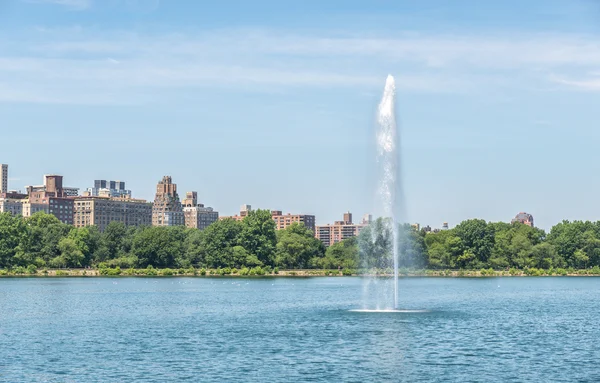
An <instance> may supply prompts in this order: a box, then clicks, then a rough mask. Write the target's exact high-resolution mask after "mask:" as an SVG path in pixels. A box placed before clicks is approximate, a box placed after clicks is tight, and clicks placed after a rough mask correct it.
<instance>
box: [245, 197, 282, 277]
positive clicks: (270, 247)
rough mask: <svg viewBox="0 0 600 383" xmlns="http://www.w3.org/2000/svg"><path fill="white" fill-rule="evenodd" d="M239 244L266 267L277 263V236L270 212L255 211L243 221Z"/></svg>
mask: <svg viewBox="0 0 600 383" xmlns="http://www.w3.org/2000/svg"><path fill="white" fill-rule="evenodd" d="M238 244H239V245H240V246H243V247H244V248H245V249H246V250H247V251H248V253H250V254H252V255H255V256H256V258H258V260H259V261H260V262H262V264H264V265H271V266H272V265H273V264H274V263H275V250H276V245H277V236H276V234H275V221H273V218H272V217H271V212H270V211H269V210H261V209H258V210H253V211H250V212H249V213H248V215H247V216H246V217H245V218H244V220H243V221H242V230H241V232H240V234H239V238H238Z"/></svg>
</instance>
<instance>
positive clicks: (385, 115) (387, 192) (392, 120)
mask: <svg viewBox="0 0 600 383" xmlns="http://www.w3.org/2000/svg"><path fill="white" fill-rule="evenodd" d="M395 107H396V83H395V81H394V77H393V76H392V75H388V76H387V79H386V80H385V88H384V90H383V97H382V98H381V102H380V103H379V108H378V110H377V123H378V130H377V160H378V162H379V163H380V165H381V172H382V174H381V176H380V181H379V198H380V201H381V204H382V208H383V216H384V217H389V218H390V219H389V220H388V221H387V222H388V224H389V225H391V228H389V229H390V230H391V232H392V257H393V262H394V281H393V282H394V302H393V306H394V309H398V241H399V238H398V219H397V218H398V217H397V215H398V202H399V201H398V200H397V198H396V197H397V191H398V189H397V188H398V184H397V178H398V171H399V169H398V153H397V152H396V149H397V148H398V146H399V145H398V132H397V128H396V114H395V110H394V108H395Z"/></svg>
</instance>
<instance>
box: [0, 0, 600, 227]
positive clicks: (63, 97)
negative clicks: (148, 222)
mask: <svg viewBox="0 0 600 383" xmlns="http://www.w3.org/2000/svg"><path fill="white" fill-rule="evenodd" d="M0 36H1V38H0V148H1V149H0V163H8V164H9V167H10V168H9V171H10V174H9V177H10V180H9V182H10V188H11V189H21V190H23V189H24V186H26V185H30V184H41V183H42V181H43V175H44V174H49V173H55V174H62V175H64V177H65V184H66V185H68V186H75V187H80V188H81V189H82V190H83V189H85V188H87V187H91V186H92V185H93V181H94V179H111V180H122V181H125V182H126V183H127V187H128V188H129V189H131V190H132V192H133V195H134V197H138V198H145V199H149V200H152V199H153V198H154V192H155V188H156V183H157V182H158V181H159V180H160V179H161V178H162V176H164V175H171V176H172V177H173V180H174V182H175V183H177V185H178V190H179V192H180V195H183V194H185V192H186V191H191V190H195V191H198V195H199V199H200V201H201V202H202V203H204V204H205V205H206V206H212V207H214V208H215V209H216V210H218V211H219V212H220V214H221V215H231V214H234V213H236V212H238V211H239V207H240V205H242V204H251V205H252V206H253V207H254V208H267V209H274V210H283V211H284V212H290V213H304V214H314V215H315V216H316V220H317V223H318V224H325V223H329V222H333V221H334V220H339V219H341V216H342V214H343V213H344V212H345V211H347V210H349V211H351V212H352V213H353V214H354V216H355V217H356V218H355V221H357V220H359V219H360V217H361V216H362V215H363V214H365V213H374V214H375V215H377V213H378V211H377V209H378V208H377V203H376V201H377V199H376V192H375V191H376V184H377V179H376V173H377V172H376V166H377V164H376V161H375V148H374V144H375V139H374V130H375V113H376V109H377V104H378V102H379V100H380V97H381V93H382V91H383V86H384V83H385V79H386V77H387V75H388V74H392V75H394V76H395V78H396V86H397V114H398V120H399V123H400V135H401V155H400V157H401V168H402V170H401V174H402V177H401V179H402V189H403V195H404V201H403V204H404V205H405V206H406V214H407V216H406V217H405V218H406V220H408V221H410V222H419V223H420V224H421V225H430V226H432V227H434V228H435V227H440V226H441V224H442V222H448V223H449V224H450V226H454V225H456V224H458V223H460V222H461V221H462V220H465V219H469V218H482V219H485V220H487V221H510V219H511V218H513V217H514V216H515V215H516V214H517V213H518V212H519V211H526V212H528V213H531V214H533V216H534V218H535V223H536V225H537V226H539V227H541V228H544V229H550V227H551V226H552V225H554V224H556V223H558V222H560V221H561V220H563V219H570V220H574V219H582V220H588V219H589V220H600V204H598V203H597V200H598V191H599V190H600V177H598V176H597V173H596V172H597V171H598V170H599V168H600V165H599V163H600V161H599V160H600V158H599V156H600V154H598V150H597V143H598V142H600V141H599V140H600V132H599V130H598V127H599V121H600V1H595V0H561V1H558V0H539V1H538V0H528V1H526V2H523V1H516V0H506V1H502V2H500V1H496V2H491V1H490V2H488V1H486V2H483V1H479V0H456V1H452V2H448V1H446V0H421V1H400V0H393V1H392V0H369V1H366V0H365V1H357V0H329V1H321V0H319V1H317V0H305V1H302V2H284V1H275V0H264V1H245V0H244V1H242V0H223V1H219V2H204V1H192V0H189V1H185V0H169V1H166V0H162V1H161V0H102V1H101V0H0Z"/></svg>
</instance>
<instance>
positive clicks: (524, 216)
mask: <svg viewBox="0 0 600 383" xmlns="http://www.w3.org/2000/svg"><path fill="white" fill-rule="evenodd" d="M510 222H511V223H515V222H521V223H522V224H524V225H527V226H531V227H533V216H532V215H531V214H529V213H525V212H520V213H519V214H517V215H516V216H515V218H513V219H512V221H510Z"/></svg>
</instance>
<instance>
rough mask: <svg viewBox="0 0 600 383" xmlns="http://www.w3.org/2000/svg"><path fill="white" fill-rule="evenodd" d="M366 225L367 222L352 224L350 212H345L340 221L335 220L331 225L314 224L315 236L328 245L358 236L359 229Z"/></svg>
mask: <svg viewBox="0 0 600 383" xmlns="http://www.w3.org/2000/svg"><path fill="white" fill-rule="evenodd" d="M366 226H367V224H364V223H361V224H354V223H353V222H352V214H351V213H350V212H346V213H344V219H343V220H342V221H335V222H334V223H333V225H330V224H327V225H319V226H316V229H315V237H317V239H319V240H320V241H321V242H323V244H324V245H325V246H326V247H328V246H331V245H333V244H334V243H338V242H341V241H343V240H344V239H348V238H352V237H356V236H358V234H359V233H360V231H361V230H362V229H363V228H364V227H366Z"/></svg>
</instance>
